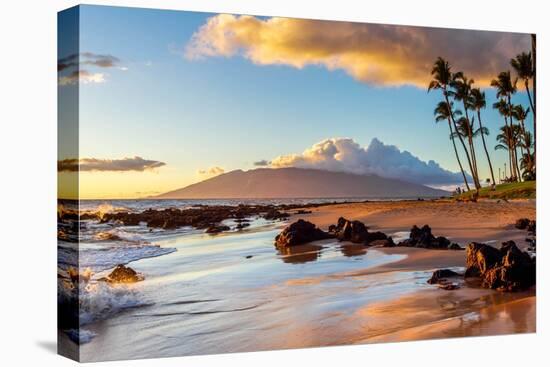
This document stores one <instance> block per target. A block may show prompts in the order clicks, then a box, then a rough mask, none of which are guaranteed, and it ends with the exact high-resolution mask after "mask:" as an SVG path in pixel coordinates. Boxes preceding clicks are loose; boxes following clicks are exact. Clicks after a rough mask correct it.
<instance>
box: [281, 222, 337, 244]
mask: <svg viewBox="0 0 550 367" xmlns="http://www.w3.org/2000/svg"><path fill="white" fill-rule="evenodd" d="M332 237H333V236H332V235H331V234H329V233H327V232H324V231H322V230H321V229H319V228H317V227H316V226H315V224H313V223H311V222H308V221H305V220H303V219H299V220H298V221H296V222H294V223H292V224H291V225H289V226H287V227H286V228H285V229H283V231H282V232H281V233H279V234H278V235H277V236H276V237H275V246H277V247H291V246H297V245H303V244H306V243H308V242H313V241H318V240H324V239H327V238H332Z"/></svg>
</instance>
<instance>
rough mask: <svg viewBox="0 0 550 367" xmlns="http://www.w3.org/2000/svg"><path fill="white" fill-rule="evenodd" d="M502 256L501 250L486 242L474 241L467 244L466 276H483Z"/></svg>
mask: <svg viewBox="0 0 550 367" xmlns="http://www.w3.org/2000/svg"><path fill="white" fill-rule="evenodd" d="M501 258H502V255H501V253H500V251H499V250H498V249H496V248H494V247H492V246H489V245H486V244H484V243H477V242H472V243H469V244H468V245H467V246H466V273H465V277H476V276H477V277H479V276H483V274H485V272H486V271H487V270H489V269H490V268H492V267H494V266H495V265H496V264H497V263H498V262H499V261H500V260H501Z"/></svg>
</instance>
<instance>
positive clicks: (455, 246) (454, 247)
mask: <svg viewBox="0 0 550 367" xmlns="http://www.w3.org/2000/svg"><path fill="white" fill-rule="evenodd" d="M447 248H448V249H449V250H464V248H462V247H460V245H459V244H458V243H455V242H453V243H451V244H450V245H449V247H447Z"/></svg>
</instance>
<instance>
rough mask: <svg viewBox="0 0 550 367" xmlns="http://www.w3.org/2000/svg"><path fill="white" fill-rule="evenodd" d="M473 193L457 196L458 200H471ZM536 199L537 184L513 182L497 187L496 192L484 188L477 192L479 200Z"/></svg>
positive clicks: (533, 182)
mask: <svg viewBox="0 0 550 367" xmlns="http://www.w3.org/2000/svg"><path fill="white" fill-rule="evenodd" d="M473 193H474V191H468V192H465V193H463V194H460V195H458V196H455V198H456V199H458V200H467V199H468V198H471V197H472V195H473ZM536 197H537V182H536V181H526V182H514V183H506V184H500V185H497V187H496V190H494V191H492V190H491V188H490V187H484V188H482V189H481V190H479V198H486V199H534V198H536Z"/></svg>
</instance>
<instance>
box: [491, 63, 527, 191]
mask: <svg viewBox="0 0 550 367" xmlns="http://www.w3.org/2000/svg"><path fill="white" fill-rule="evenodd" d="M517 81H518V79H517V78H515V79H512V77H511V75H510V71H502V72H500V73H499V74H498V76H497V78H496V79H493V80H492V81H491V86H492V87H495V88H496V90H497V98H500V99H501V100H504V102H505V104H506V105H505V106H499V107H496V108H500V107H502V108H504V110H505V116H507V117H508V118H509V119H510V127H511V128H513V125H514V118H513V116H512V94H514V93H516V91H517ZM498 103H499V104H501V102H500V101H499V102H498ZM493 107H495V105H493ZM499 112H501V111H500V110H499ZM501 114H502V112H501ZM505 121H507V120H506V119H505ZM511 143H514V141H512V142H511ZM511 148H512V149H511V150H509V153H510V159H511V163H514V162H516V164H512V166H510V169H511V172H513V173H512V178H515V179H517V180H518V181H521V177H520V175H519V167H518V164H517V156H516V154H515V151H516V147H515V146H512V147H511ZM512 168H514V169H512Z"/></svg>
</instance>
